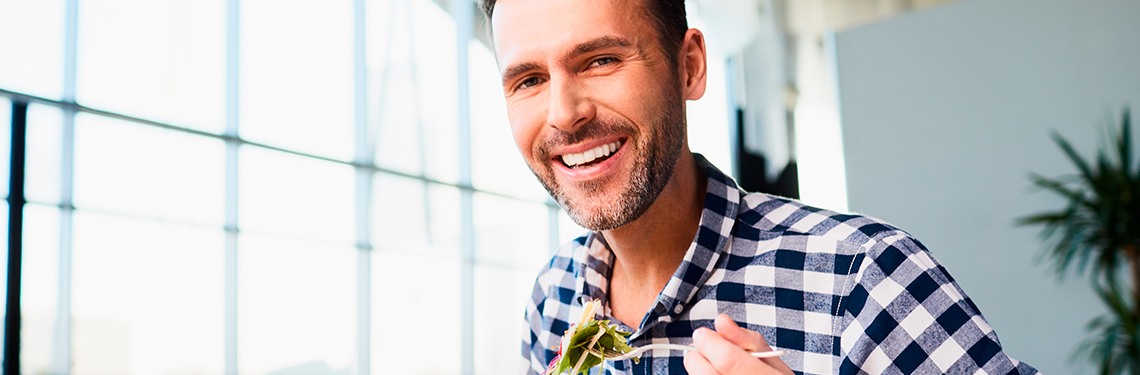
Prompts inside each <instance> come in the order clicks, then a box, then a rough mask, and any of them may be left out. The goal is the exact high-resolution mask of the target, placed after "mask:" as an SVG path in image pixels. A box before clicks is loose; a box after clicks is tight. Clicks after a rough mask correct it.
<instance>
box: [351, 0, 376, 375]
mask: <svg viewBox="0 0 1140 375" xmlns="http://www.w3.org/2000/svg"><path fill="white" fill-rule="evenodd" d="M364 1H365V0H355V1H354V2H353V14H352V19H353V76H354V77H353V78H354V79H353V109H354V112H353V121H354V129H355V134H354V144H355V147H354V149H355V152H356V157H355V161H356V162H355V163H354V164H356V165H357V167H355V171H356V249H357V251H356V375H368V374H369V373H370V372H371V370H372V368H371V359H372V358H371V357H372V350H371V342H372V341H371V338H372V329H371V326H372V325H371V319H372V298H371V297H372V238H371V233H370V228H371V220H370V211H371V207H372V204H371V198H372V173H373V170H372V169H370V168H363V167H360V166H361V165H371V164H372V160H373V155H374V153H373V150H372V147H370V145H371V143H372V142H370V140H369V138H368V107H367V104H368V100H367V98H368V97H367V91H366V90H367V85H368V81H367V73H368V71H367V64H366V58H367V55H368V53H367V50H366V48H367V44H365V37H366V35H367V34H366V33H365V31H366V30H365V21H366V20H365V18H366V17H365V3H364Z"/></svg>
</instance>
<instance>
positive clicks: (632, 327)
mask: <svg viewBox="0 0 1140 375" xmlns="http://www.w3.org/2000/svg"><path fill="white" fill-rule="evenodd" d="M483 9H484V12H485V13H487V15H488V19H490V25H491V29H492V33H491V34H492V40H493V44H494V50H495V55H496V57H497V59H498V63H499V68H500V72H501V73H502V82H503V92H504V95H505V97H506V102H507V112H508V117H509V119H510V124H511V130H512V134H513V136H514V139H515V143H516V145H517V146H518V149H519V151H520V152H521V153H522V156H523V159H524V160H525V161H526V162H527V164H528V165H529V167H530V168H531V170H532V171H533V172H534V174H535V175H536V176H537V177H538V179H539V181H541V182H542V184H543V186H545V187H546V189H547V190H548V191H549V192H550V194H551V196H553V197H554V199H555V200H557V201H558V203H559V204H560V205H561V206H562V207H564V208H566V210H567V211H568V212H569V214H570V216H571V217H572V218H573V219H574V220H575V221H576V222H577V223H578V224H580V225H582V226H583V227H586V228H589V229H591V230H592V231H593V232H592V233H590V234H589V235H587V236H585V237H582V238H579V239H577V240H574V241H572V242H570V243H568V244H567V245H565V246H563V247H562V248H561V249H560V250H559V252H558V254H557V255H556V256H555V257H554V259H553V260H552V261H551V263H550V264H549V265H548V266H547V268H546V269H544V270H543V271H542V273H541V274H540V275H539V276H538V279H537V282H536V286H535V289H534V293H533V296H532V301H531V303H530V304H529V306H528V308H527V311H526V322H527V327H528V332H527V333H526V334H524V337H523V356H524V358H525V360H526V371H527V373H530V374H534V373H541V372H542V371H544V370H545V368H546V365H547V364H548V362H549V361H550V360H551V359H553V358H554V356H555V354H556V353H555V352H554V351H553V349H552V347H556V346H557V345H558V343H559V340H560V336H561V335H562V334H563V332H564V331H566V330H567V329H568V328H569V325H570V323H571V322H574V321H577V320H578V319H577V317H578V316H580V315H581V306H582V299H583V298H582V297H585V298H589V299H594V300H600V301H601V302H602V304H603V305H604V309H603V310H604V311H602V313H601V314H600V315H602V316H603V317H602V318H603V319H609V320H611V321H613V322H615V323H618V324H620V325H621V329H623V330H626V331H628V332H633V335H632V336H631V337H630V344H631V345H633V346H642V345H647V344H651V343H676V344H686V345H690V344H691V345H695V346H696V347H697V348H698V350H697V351H694V352H688V353H682V352H680V351H668V350H664V351H654V352H647V353H646V354H645V355H644V356H643V357H642V358H641V361H640V362H639V363H633V362H632V361H629V360H626V361H617V362H606V363H604V364H603V369H602V371H603V372H605V373H612V374H649V373H652V374H678V373H691V374H775V373H783V374H789V373H793V372H797V373H810V374H832V373H844V374H855V373H863V372H865V373H870V374H878V373H969V374H973V373H987V374H1006V373H1035V372H1036V370H1034V369H1033V368H1032V367H1030V366H1028V365H1025V364H1022V363H1020V362H1018V361H1016V360H1013V359H1010V358H1009V357H1008V356H1006V355H1005V354H1004V353H1003V352H1002V351H1001V347H1000V346H999V344H998V341H997V336H996V334H995V333H994V332H993V331H992V329H990V327H989V325H988V324H987V323H986V322H985V320H984V319H982V316H981V314H980V313H979V312H978V309H977V308H976V307H975V306H974V305H973V304H972V303H971V302H970V301H969V299H968V298H966V296H965V294H964V293H963V292H962V291H961V290H960V289H959V288H958V286H957V284H955V283H954V282H953V280H952V279H951V278H950V277H949V275H948V274H947V273H946V272H945V270H944V269H943V268H942V267H941V266H939V265H938V264H937V263H936V262H935V261H934V259H933V258H931V256H930V254H929V253H928V252H927V251H926V249H925V248H923V247H922V245H921V244H919V242H918V241H917V240H915V239H913V238H911V237H910V236H909V235H908V234H906V233H905V232H903V231H901V230H898V229H896V228H894V227H891V226H889V225H887V224H884V223H882V222H879V221H876V220H874V219H869V218H865V217H860V216H854V215H843V214H839V213H835V212H830V211H825V210H820V209H816V208H812V207H807V206H804V205H802V204H800V203H798V202H795V201H791V200H788V199H783V198H777V197H771V196H767V195H763V194H746V193H744V192H742V191H740V190H739V189H738V188H737V187H736V184H735V183H734V182H733V181H732V180H731V179H730V178H728V177H727V176H725V175H724V174H723V173H721V172H720V171H719V170H717V169H716V167H714V166H712V165H711V164H709V163H708V162H707V161H706V160H705V159H704V158H703V157H701V156H700V155H697V154H693V153H691V152H690V151H689V148H688V145H687V141H686V131H685V126H686V125H685V101H686V100H696V99H699V98H700V97H701V96H702V95H703V94H704V90H705V79H706V77H705V68H706V64H707V62H706V58H705V43H704V36H703V35H702V34H701V32H700V31H698V30H695V29H688V26H687V24H686V21H685V9H684V2H683V0H498V1H496V0H483ZM737 324H740V325H743V327H738V325H737ZM769 343H770V344H771V346H772V347H775V348H777V349H783V350H787V351H788V354H787V355H785V356H783V357H781V358H779V359H763V360H760V359H755V358H753V357H751V356H749V355H748V354H747V352H749V351H766V350H770V347H769ZM978 370H982V371H981V372H979V371H978ZM595 373H597V372H595Z"/></svg>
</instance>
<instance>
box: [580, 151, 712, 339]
mask: <svg viewBox="0 0 1140 375" xmlns="http://www.w3.org/2000/svg"><path fill="white" fill-rule="evenodd" d="M706 178H707V177H706V176H705V173H704V171H702V170H701V169H700V168H699V167H698V166H697V165H696V160H695V158H694V156H693V154H692V153H690V152H689V149H688V147H687V146H686V147H685V148H684V150H682V153H681V157H680V158H679V159H678V161H677V166H676V167H675V168H674V169H673V175H672V177H671V178H670V180H669V182H668V183H667V184H666V186H665V188H664V189H663V190H662V191H661V194H660V195H658V196H657V199H656V200H654V202H653V204H652V205H651V206H650V207H649V209H648V210H647V211H646V212H645V213H644V214H642V215H641V217H639V218H638V219H637V220H634V221H633V222H631V223H629V224H626V225H624V226H622V227H619V228H616V229H612V230H608V231H603V232H602V235H603V236H605V239H606V243H607V244H609V247H610V250H612V251H613V253H614V269H613V275H612V277H611V280H610V307H611V309H612V310H613V312H614V317H615V318H617V319H618V320H621V321H622V322H623V323H626V324H627V325H629V326H631V327H635V328H636V327H637V323H638V322H640V321H641V318H642V317H643V316H644V315H645V313H646V312H647V311H648V309H649V308H650V307H652V305H653V302H654V301H655V300H656V298H657V295H658V294H659V293H660V292H661V290H662V289H663V288H664V287H665V284H667V283H668V282H669V278H670V277H672V276H673V273H675V272H676V270H677V267H678V266H680V265H681V261H683V260H684V258H685V253H686V252H687V251H688V249H689V246H690V245H691V243H692V241H693V238H694V237H695V236H696V234H697V228H698V227H699V226H700V221H701V211H702V209H703V208H704V196H705V187H706V186H705V185H706V183H707V181H706Z"/></svg>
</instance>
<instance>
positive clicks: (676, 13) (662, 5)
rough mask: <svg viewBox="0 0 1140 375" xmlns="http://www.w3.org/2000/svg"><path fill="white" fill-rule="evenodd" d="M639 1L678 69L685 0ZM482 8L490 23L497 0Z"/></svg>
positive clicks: (489, 0) (484, 3)
mask: <svg viewBox="0 0 1140 375" xmlns="http://www.w3.org/2000/svg"><path fill="white" fill-rule="evenodd" d="M533 1H542V0H533ZM639 1H642V2H643V5H645V6H644V7H642V10H643V11H644V15H645V16H646V17H647V18H648V19H649V20H650V21H652V22H653V28H654V29H655V30H657V43H658V44H660V45H661V50H662V52H664V53H665V57H666V59H667V60H668V61H669V66H670V67H672V68H673V69H676V68H677V59H678V55H679V54H680V53H681V44H682V43H683V42H684V41H685V32H686V31H688V30H689V21H688V19H687V18H686V15H685V0H639ZM481 8H482V9H483V14H485V15H487V22H488V24H490V20H491V14H492V13H494V11H495V0H482V1H481ZM489 28H490V26H488V29H489Z"/></svg>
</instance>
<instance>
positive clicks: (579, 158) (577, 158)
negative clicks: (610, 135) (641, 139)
mask: <svg viewBox="0 0 1140 375" xmlns="http://www.w3.org/2000/svg"><path fill="white" fill-rule="evenodd" d="M619 147H621V141H614V142H610V143H607V144H604V145H601V146H598V147H595V148H593V149H590V150H586V152H582V153H577V154H565V155H562V163H564V164H566V166H567V167H570V168H573V169H576V168H582V167H586V166H589V165H593V164H597V163H601V162H602V161H605V160H606V159H608V158H609V157H610V155H613V153H614V152H615V151H617V149H618V148H619Z"/></svg>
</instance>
